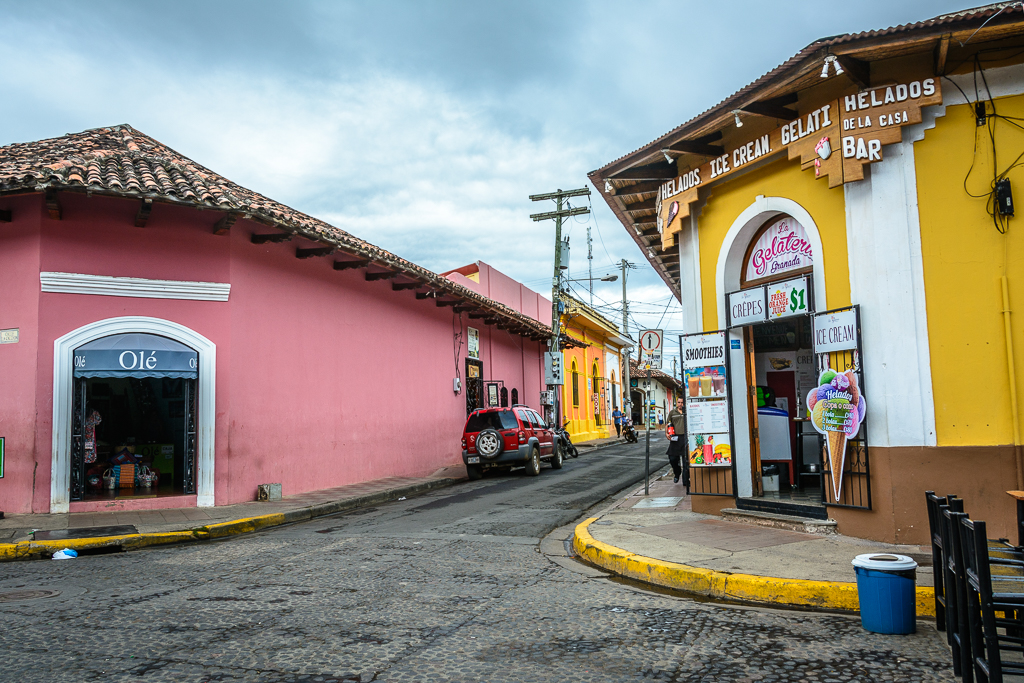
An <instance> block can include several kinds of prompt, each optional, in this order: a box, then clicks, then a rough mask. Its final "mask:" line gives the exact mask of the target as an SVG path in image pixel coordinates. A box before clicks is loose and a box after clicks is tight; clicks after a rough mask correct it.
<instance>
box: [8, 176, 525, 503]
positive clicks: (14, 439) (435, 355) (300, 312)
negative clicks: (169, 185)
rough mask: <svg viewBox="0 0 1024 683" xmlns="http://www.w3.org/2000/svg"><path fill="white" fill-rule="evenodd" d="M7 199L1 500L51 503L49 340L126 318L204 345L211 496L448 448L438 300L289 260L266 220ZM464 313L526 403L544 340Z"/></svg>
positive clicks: (486, 354) (121, 203)
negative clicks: (53, 214) (220, 232)
mask: <svg viewBox="0 0 1024 683" xmlns="http://www.w3.org/2000/svg"><path fill="white" fill-rule="evenodd" d="M4 201H6V202H8V205H0V208H12V209H13V210H14V222H12V223H10V224H2V223H0V286H2V290H0V291H2V292H3V295H4V299H3V307H2V308H0V328H6V327H20V328H21V330H22V332H21V334H22V337H21V343H20V344H11V345H0V373H3V374H2V375H0V377H3V379H4V384H5V385H6V386H5V391H4V392H2V395H0V435H2V436H7V437H8V443H7V445H8V449H7V468H8V469H7V476H6V477H5V478H4V479H0V509H2V510H4V511H6V512H9V513H15V512H26V511H28V510H30V509H31V510H34V511H37V512H45V511H48V509H49V486H50V484H49V480H50V463H51V440H52V432H51V425H50V421H51V415H52V409H53V403H52V401H53V396H52V394H53V341H54V339H56V338H57V337H60V336H62V335H64V334H66V333H68V332H70V331H72V330H74V329H76V328H78V327H81V326H83V325H85V324H88V323H92V322H95V321H98V320H102V319H104V318H110V317H117V316H123V315H145V316H152V317H158V318H164V319H168V320H172V321H174V322H176V323H179V324H181V325H184V326H186V327H189V328H191V329H193V330H195V331H196V332H198V333H199V334H202V335H203V336H205V337H207V338H208V339H210V340H211V341H213V342H214V343H215V344H216V345H217V409H216V412H217V424H216V490H215V494H216V502H217V504H218V505H222V504H228V503H235V502H242V501H247V500H252V499H253V498H254V497H255V491H256V486H257V485H258V484H261V483H268V482H281V483H282V485H283V489H284V492H285V495H289V494H294V493H300V492H303V491H308V490H313V489H321V488H328V487H332V486H339V485H343V484H348V483H355V482H359V481H366V480H369V479H376V478H381V477H388V476H398V475H401V476H416V475H424V474H428V473H430V472H432V471H434V470H436V469H437V468H439V467H442V466H445V465H450V464H454V463H458V462H461V458H460V454H461V447H460V443H459V440H460V438H461V432H462V426H463V423H464V422H465V417H466V415H465V395H464V394H459V395H456V394H454V393H453V391H452V378H453V377H454V376H455V373H456V362H455V358H454V355H453V327H452V324H453V320H452V315H453V314H452V310H451V309H450V308H438V307H436V306H435V305H433V302H429V301H420V300H416V298H415V296H414V294H413V292H411V291H403V292H394V291H392V289H391V284H390V282H389V281H386V280H385V281H378V282H367V281H366V280H365V278H364V271H361V270H350V271H335V270H333V269H332V267H331V262H332V259H331V258H329V257H328V258H318V259H309V260H299V259H296V258H295V255H294V254H295V248H296V246H309V245H302V244H299V243H298V242H299V241H298V240H296V241H293V242H291V243H283V244H266V245H255V244H252V243H251V241H250V235H251V234H252V232H254V231H256V232H266V231H268V230H269V229H268V228H266V227H262V226H256V225H254V224H251V223H249V222H247V221H239V222H238V223H236V224H235V225H234V227H233V228H232V230H231V233H230V235H228V236H216V235H213V234H212V231H211V227H212V225H213V223H214V222H216V220H217V219H218V218H219V217H220V214H219V213H217V212H202V211H196V210H194V209H190V208H186V207H174V206H167V205H162V204H161V205H157V206H156V207H154V209H153V212H152V215H151V217H150V220H149V224H148V226H147V227H146V228H136V227H134V216H135V212H136V211H137V209H138V202H136V201H132V200H127V199H117V198H106V197H93V198H86V197H85V196H84V195H79V194H72V193H62V194H61V195H60V201H61V203H62V204H63V207H64V215H63V220H61V221H54V220H51V219H50V218H49V217H48V216H46V214H45V211H43V208H42V203H41V200H40V198H39V197H37V196H32V197H24V198H20V199H8V200H4ZM40 270H42V271H59V272H73V273H89V274H97V275H116V276H131V277H146V278H155V279H169V280H200V281H212V282H230V283H231V286H232V288H231V296H230V300H229V301H228V302H205V301H177V300H166V299H141V298H124V297H106V296H92V295H72V294H54V293H45V294H39V272H40ZM503 277H504V276H503ZM527 291H528V290H527ZM9 293H10V296H9V295H8V294H9ZM8 301H10V302H11V303H8ZM470 322H472V323H474V324H473V327H476V328H478V329H480V331H481V346H482V353H481V355H482V358H483V360H484V363H485V377H486V378H488V379H490V378H492V377H493V378H497V379H503V380H505V381H506V386H508V387H509V388H510V389H511V388H512V387H513V386H514V387H516V388H518V389H519V390H520V394H521V396H522V399H523V400H525V401H526V402H528V403H530V404H531V405H534V406H536V404H537V402H538V399H539V391H540V382H541V380H542V376H541V373H542V369H541V366H540V361H539V358H540V355H541V352H542V348H541V345H540V344H538V343H536V342H532V341H530V340H523V339H522V338H520V337H516V336H511V337H510V336H509V335H508V334H507V333H506V332H503V331H500V330H497V329H495V328H492V327H488V326H486V325H484V324H483V321H479V320H474V321H469V320H468V319H466V318H465V316H463V331H465V327H467V326H468V323H470ZM463 340H464V341H463V346H462V352H461V354H460V358H459V360H458V374H459V375H460V376H463V379H465V378H464V367H465V365H464V358H465V355H466V343H465V340H466V337H465V336H464V337H463ZM33 469H35V480H36V483H35V495H33V494H32V491H33V487H32V480H31V474H32V470H33Z"/></svg>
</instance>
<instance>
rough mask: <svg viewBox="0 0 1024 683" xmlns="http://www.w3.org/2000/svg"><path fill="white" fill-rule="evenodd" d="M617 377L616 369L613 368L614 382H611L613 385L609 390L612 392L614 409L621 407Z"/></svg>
mask: <svg viewBox="0 0 1024 683" xmlns="http://www.w3.org/2000/svg"><path fill="white" fill-rule="evenodd" d="M615 379H616V377H615V371H614V370H612V382H611V384H612V385H611V387H609V391H610V392H611V394H612V410H618V409H619V395H618V394H619V390H618V386H617V385H616V383H615Z"/></svg>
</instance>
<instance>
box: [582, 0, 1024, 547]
mask: <svg viewBox="0 0 1024 683" xmlns="http://www.w3.org/2000/svg"><path fill="white" fill-rule="evenodd" d="M1004 10H1005V11H1004ZM1022 47H1024V17H1022V11H1021V9H1020V8H1019V7H1011V6H1006V5H1005V4H1003V5H994V6H988V7H983V8H979V9H977V10H969V11H965V12H962V13H958V14H955V15H948V16H944V17H938V18H936V19H932V20H928V21H923V22H920V23H917V24H907V25H904V26H900V27H896V28H891V29H887V30H885V31H880V32H871V33H865V34H849V35H843V36H837V37H833V38H828V39H824V40H820V41H817V42H815V43H812V44H811V45H809V46H807V47H806V48H804V49H803V50H801V51H800V52H799V53H797V54H796V55H795V56H794V57H793V58H791V59H790V60H788V61H786V62H785V63H784V64H783V65H781V66H779V67H777V68H775V69H774V70H772V71H770V72H769V73H767V74H766V75H765V76H763V77H762V78H760V79H758V80H757V81H755V82H754V83H751V84H749V85H747V86H745V87H743V88H742V89H740V90H738V91H737V92H736V93H735V94H733V95H731V96H730V97H728V98H727V99H725V100H724V101H722V102H720V103H719V104H717V105H715V106H713V107H711V108H710V109H707V111H705V112H704V113H702V114H700V115H699V116H697V117H696V118H694V119H692V120H690V121H688V122H686V123H684V124H682V125H681V126H679V127H677V128H675V129H673V130H672V131H670V132H668V133H666V134H664V135H662V136H661V137H659V138H658V139H656V140H654V141H653V142H651V143H650V144H648V145H646V146H644V147H642V148H640V149H639V150H637V151H636V152H633V153H630V154H628V155H626V156H624V157H622V158H621V159H618V160H616V161H615V162H612V163H610V164H608V165H607V166H605V167H603V168H601V169H599V170H597V171H594V172H592V173H591V174H590V178H591V181H592V182H593V183H594V185H595V186H596V187H597V188H598V190H599V191H600V192H601V193H602V195H603V196H604V197H605V199H606V201H607V202H608V204H609V206H610V207H611V208H612V209H613V211H615V213H616V214H617V215H618V217H619V219H620V220H621V222H622V224H623V225H624V227H625V228H626V230H627V231H628V232H629V234H630V235H631V236H633V238H634V239H635V240H636V242H637V244H638V245H639V246H640V247H641V250H642V251H643V253H644V254H646V255H647V256H648V257H649V260H650V261H651V263H652V265H653V266H654V267H655V268H656V270H657V271H658V272H659V273H660V274H661V276H662V278H663V279H664V281H665V282H666V284H667V285H668V286H669V287H670V288H671V289H672V290H673V292H675V294H676V296H677V297H678V299H679V301H680V303H681V305H682V308H683V320H684V325H685V326H686V328H687V329H686V332H687V333H688V336H687V337H686V338H685V340H684V359H683V362H684V373H683V375H684V376H683V392H684V395H686V397H687V411H688V423H689V425H690V427H691V429H690V432H691V433H689V434H688V438H689V439H690V442H689V449H688V450H689V453H690V457H691V463H694V464H695V465H697V466H698V467H696V468H695V474H694V479H693V481H694V485H693V486H694V488H693V490H694V492H695V493H697V494H703V495H698V496H695V497H694V499H693V509H694V510H695V511H701V512H710V513H716V512H718V511H719V510H720V509H722V508H725V507H730V508H732V507H738V508H741V509H747V510H752V511H753V510H763V511H775V512H785V513H788V514H797V515H802V516H805V517H817V518H825V517H830V518H832V519H835V520H836V521H837V522H838V524H839V530H840V532H842V533H846V534H851V535H858V536H862V537H866V538H872V539H878V540H884V541H893V542H899V543H914V544H917V543H925V542H927V536H928V522H927V517H926V508H925V503H924V492H925V491H926V490H935V491H937V492H939V493H942V494H946V493H955V494H958V495H959V496H961V497H962V498H963V499H964V500H965V505H966V508H967V510H968V511H969V512H970V513H971V515H972V517H975V518H979V519H985V520H987V521H988V522H989V525H990V528H989V535H990V536H1006V537H1009V538H1016V531H1015V530H1014V521H1015V508H1014V505H1013V501H1012V500H1011V499H1010V498H1009V497H1008V496H1006V495H1005V493H1003V492H1004V491H1006V490H1007V489H1024V463H1022V461H1021V447H1020V445H1021V434H1020V432H1021V428H1020V422H1021V419H1022V414H1021V407H1022V406H1021V402H1020V400H1019V397H1020V396H1021V394H1022V393H1024V335H1022V325H1021V320H1022V318H1021V317H1020V316H1021V314H1020V313H1018V311H1019V310H1020V307H1021V306H1024V237H1022V238H1019V237H1017V234H1018V233H1019V232H1020V231H1021V230H1022V229H1024V226H1020V225H1018V222H1019V221H1020V220H1022V219H1021V218H1013V217H1011V216H1010V215H1009V214H1012V201H1011V200H1008V199H1007V197H1009V195H1010V194H1011V193H1012V192H1014V191H1015V192H1016V193H1017V195H1018V196H1021V195H1022V194H1024V168H1022V166H1021V162H1020V158H1021V154H1022V152H1024V128H1022V126H1021V125H1020V121H1021V120H1024V50H1022ZM693 97H694V98H696V99H699V97H700V95H699V93H694V94H693ZM708 104H710V103H708ZM698 108H703V106H701V107H698ZM1014 307H1017V308H1016V309H1015V308H1014ZM968 380H970V381H968ZM691 410H692V411H693V412H692V414H691V412H690V411H691ZM708 437H712V438H708ZM767 465H775V466H776V468H777V469H778V471H779V472H780V475H779V477H773V476H771V475H770V474H769V473H770V471H769V473H766V472H765V469H764V468H765V466H767ZM780 479H781V486H779V483H780ZM777 486H778V487H779V489H780V490H777V491H776V490H774V489H775V488H776V487H777Z"/></svg>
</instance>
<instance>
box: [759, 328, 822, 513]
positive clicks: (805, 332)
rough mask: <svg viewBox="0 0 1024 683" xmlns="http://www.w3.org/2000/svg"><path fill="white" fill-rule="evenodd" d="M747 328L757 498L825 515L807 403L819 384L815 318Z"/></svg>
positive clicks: (818, 453) (817, 447)
mask: <svg viewBox="0 0 1024 683" xmlns="http://www.w3.org/2000/svg"><path fill="white" fill-rule="evenodd" d="M748 329H749V332H748V333H747V339H748V340H750V342H751V344H750V346H751V349H750V353H749V367H748V372H749V377H748V383H749V393H750V396H751V402H750V406H749V410H750V413H751V415H750V417H751V418H752V419H751V421H750V422H751V424H752V425H753V427H752V429H751V443H752V445H754V446H755V447H754V448H752V451H753V452H754V453H756V454H757V455H758V456H759V457H758V460H759V463H758V464H759V468H760V475H761V483H762V490H761V494H760V495H759V496H754V497H755V498H760V499H762V500H765V501H771V500H774V501H779V502H783V503H792V504H797V505H806V506H815V507H821V508H822V510H823V509H824V504H823V502H822V501H823V499H822V474H821V473H822V469H823V468H822V462H821V441H820V436H819V434H818V433H817V432H816V431H815V430H814V428H813V427H812V426H811V425H810V422H809V421H808V419H807V410H806V408H805V407H804V401H803V397H804V396H806V394H807V392H808V391H810V389H811V388H812V387H813V386H815V385H816V383H817V382H816V377H817V375H816V372H815V362H814V353H813V350H812V343H811V318H810V316H809V315H800V316H795V317H790V318H785V319H781V320H775V321H771V322H765V323H760V324H757V325H751V326H749V328H748Z"/></svg>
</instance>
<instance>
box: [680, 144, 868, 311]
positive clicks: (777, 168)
mask: <svg viewBox="0 0 1024 683" xmlns="http://www.w3.org/2000/svg"><path fill="white" fill-rule="evenodd" d="M758 195H764V196H766V197H785V198H787V199H791V200H793V201H795V202H796V203H798V204H800V206H802V207H803V208H804V209H806V210H807V212H808V213H809V214H811V218H813V219H814V223H815V225H817V226H818V231H819V232H820V233H821V241H822V244H823V248H824V250H825V254H824V264H825V289H826V292H827V302H826V303H827V305H828V307H829V308H838V307H840V306H848V305H849V304H850V268H849V259H848V258H847V254H846V203H845V200H844V199H843V190H842V188H836V189H832V190H830V189H828V182H827V181H826V180H825V179H816V178H815V177H814V172H813V171H801V170H800V163H799V162H798V161H789V160H788V159H786V158H785V157H784V156H783V157H782V158H781V159H779V160H778V161H775V162H772V163H771V164H768V165H766V166H765V167H763V168H760V169H758V170H756V171H752V172H750V173H747V174H746V175H743V176H741V177H740V178H737V179H736V180H729V181H726V182H725V183H723V184H722V185H720V186H718V187H714V188H712V189H711V198H710V199H709V200H708V203H707V205H706V206H705V207H704V210H703V212H702V213H701V215H700V218H699V219H698V221H697V223H698V226H699V236H700V280H701V291H702V294H703V302H702V303H703V309H704V329H705V330H706V331H710V330H715V329H718V292H717V291H716V283H715V270H716V268H717V266H718V253H719V251H720V250H721V247H722V242H723V240H724V239H725V235H726V233H728V232H729V228H730V227H731V226H732V224H733V221H735V220H736V218H737V217H738V216H739V215H740V214H741V213H742V212H743V211H744V210H746V209H747V207H749V206H750V205H751V204H753V203H754V199H755V198H756V197H757V196H758ZM820 258H821V255H819V254H815V255H814V262H815V264H817V263H820V262H821V261H820V260H819V259H820ZM815 296H816V297H819V298H818V301H817V307H818V308H819V309H820V310H825V309H822V307H821V300H820V294H819V293H815Z"/></svg>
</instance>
